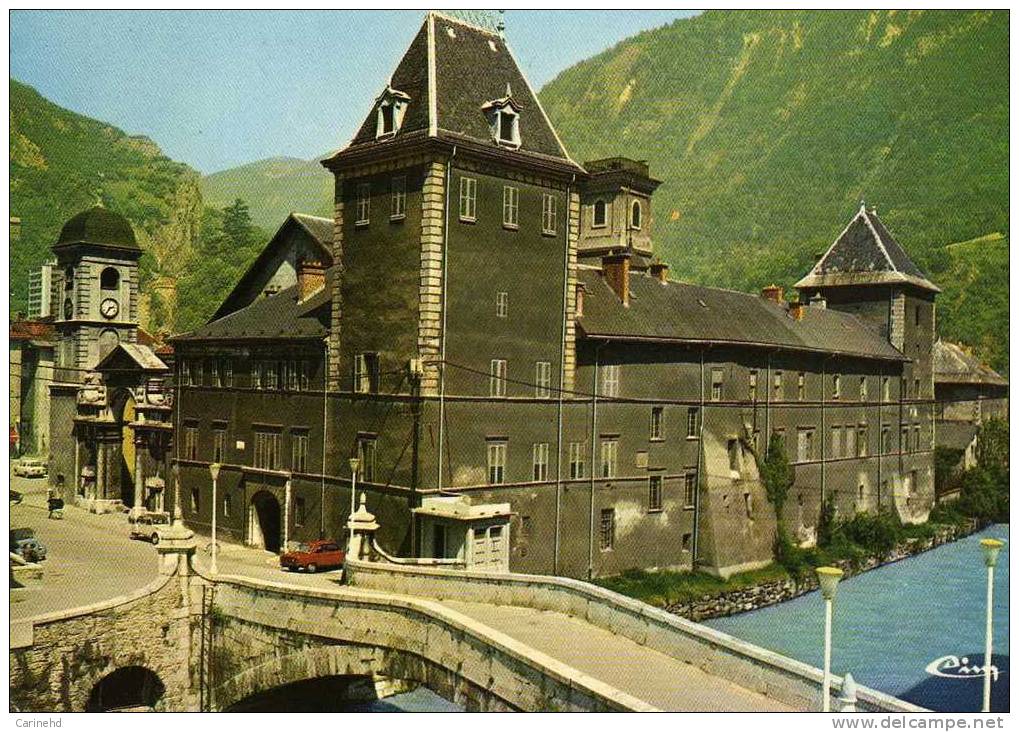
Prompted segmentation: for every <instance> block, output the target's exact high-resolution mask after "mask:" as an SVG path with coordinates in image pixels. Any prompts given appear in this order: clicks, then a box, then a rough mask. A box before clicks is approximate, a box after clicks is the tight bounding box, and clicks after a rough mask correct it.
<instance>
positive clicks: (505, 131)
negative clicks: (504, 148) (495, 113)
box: [496, 107, 520, 146]
mask: <svg viewBox="0 0 1019 732" xmlns="http://www.w3.org/2000/svg"><path fill="white" fill-rule="evenodd" d="M518 124H519V117H518V115H517V114H516V112H514V111H513V110H512V109H511V108H509V107H507V108H505V109H500V110H499V119H498V131H497V135H496V136H497V139H498V140H499V142H501V143H503V144H505V145H514V146H516V145H519V144H520V132H519V127H518Z"/></svg>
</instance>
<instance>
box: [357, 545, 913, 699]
mask: <svg viewBox="0 0 1019 732" xmlns="http://www.w3.org/2000/svg"><path fill="white" fill-rule="evenodd" d="M346 572H347V581H348V582H349V583H350V584H351V585H354V586H356V587H364V588H368V589H373V590H378V591H385V592H393V593H398V594H401V595H419V596H426V597H429V598H432V599H434V600H437V601H439V602H441V601H442V600H444V599H450V600H460V601H469V602H481V603H487V604H494V605H514V606H518V607H528V608H533V609H537V610H546V611H551V612H560V613H565V614H567V615H572V616H574V617H577V618H582V619H584V620H586V621H587V622H589V623H591V624H593V625H596V626H598V627H601V628H604V629H606V630H609V631H611V632H613V633H617V634H618V635H621V636H623V637H626V638H629V639H631V640H633V641H635V642H637V643H640V644H642V645H646V646H647V647H649V648H653V649H654V650H656V651H659V652H660V653H664V654H665V655H668V656H671V657H672V658H676V659H678V660H681V661H685V662H687V663H692V664H694V665H695V666H697V667H698V668H700V669H702V670H704V671H705V672H707V673H709V674H712V675H715V676H718V677H721V678H724V679H729V680H730V681H732V682H734V683H736V684H738V685H740V686H742V687H744V688H747V689H751V690H753V691H756V692H758V693H760V694H765V695H767V696H769V697H771V698H773V699H777V700H779V701H781V702H783V703H785V704H788V705H790V706H792V707H795V708H799V709H816V708H818V706H819V704H818V702H819V701H820V695H821V684H822V676H823V674H822V672H821V671H820V669H816V668H814V667H813V666H809V665H807V664H805V663H801V662H799V661H796V660H794V659H791V658H787V657H785V656H782V655H780V654H778V653H774V652H772V651H769V650H767V649H765V648H761V647H759V646H755V645H753V644H751V643H746V642H745V641H741V640H739V639H738V638H734V637H732V636H730V635H727V634H726V633H721V632H719V631H716V630H713V629H712V628H707V627H705V626H703V625H699V624H698V623H694V622H692V621H690V620H686V619H685V618H680V617H677V616H675V615H673V614H671V613H669V612H666V611H665V610H662V609H659V608H655V607H651V606H650V605H647V604H645V603H642V602H639V601H637V600H634V599H632V598H629V597H624V596H623V595H619V594H617V593H615V592H611V591H609V590H606V589H603V588H601V587H596V586H594V585H591V584H588V583H586V582H581V581H579V580H572V579H567V578H563V577H548V576H539V575H523V574H502V573H491V572H472V571H462V570H448V569H439V568H429V567H411V566H406V565H396V564H391V563H384V562H369V561H363V560H355V559H351V558H348V559H347V565H346ZM841 689H842V679H841V678H840V677H833V680H832V697H833V707H834V706H835V698H836V697H837V696H838V694H839V692H840V691H841ZM857 698H858V703H857V707H858V708H859V709H861V710H865V711H886V712H920V711H924V710H923V709H922V708H920V707H917V706H915V705H913V704H909V703H907V702H904V701H902V700H900V699H896V698H895V697H893V696H890V695H888V694H884V693H882V692H879V691H876V690H873V689H869V688H866V687H858V691H857Z"/></svg>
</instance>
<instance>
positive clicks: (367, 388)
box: [354, 353, 379, 394]
mask: <svg viewBox="0 0 1019 732" xmlns="http://www.w3.org/2000/svg"><path fill="white" fill-rule="evenodd" d="M378 390H379V354H377V353H358V354H356V355H355V356H354V392H355V393H357V394H376V393H378Z"/></svg>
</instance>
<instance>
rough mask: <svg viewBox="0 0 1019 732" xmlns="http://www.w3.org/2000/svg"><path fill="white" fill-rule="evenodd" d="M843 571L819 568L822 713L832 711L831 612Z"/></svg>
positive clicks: (836, 568) (832, 568)
mask: <svg viewBox="0 0 1019 732" xmlns="http://www.w3.org/2000/svg"><path fill="white" fill-rule="evenodd" d="M842 574H843V573H842V570H841V569H839V568H838V567H818V568H817V579H818V582H819V583H820V585H821V596H822V597H823V598H824V681H823V683H822V684H821V711H823V712H830V711H831V610H832V603H833V602H834V600H835V592H836V590H838V586H839V580H840V579H842Z"/></svg>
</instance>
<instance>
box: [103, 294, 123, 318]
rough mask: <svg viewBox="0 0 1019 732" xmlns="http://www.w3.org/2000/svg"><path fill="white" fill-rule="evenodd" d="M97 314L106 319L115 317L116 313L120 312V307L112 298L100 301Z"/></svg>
mask: <svg viewBox="0 0 1019 732" xmlns="http://www.w3.org/2000/svg"><path fill="white" fill-rule="evenodd" d="M99 312H100V313H102V316H103V317H104V318H107V319H111V318H115V317H117V313H119V312H120V305H118V304H117V301H116V300H114V299H113V298H112V297H108V298H106V299H105V300H103V301H102V303H100V305H99Z"/></svg>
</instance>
